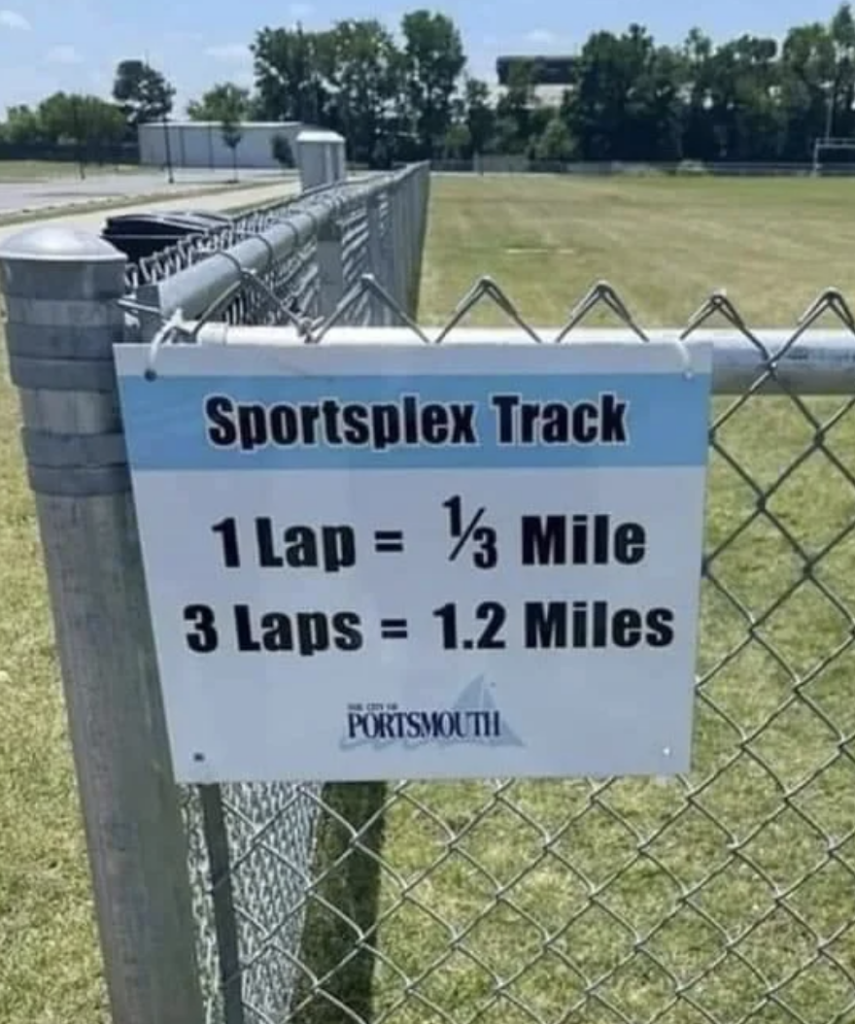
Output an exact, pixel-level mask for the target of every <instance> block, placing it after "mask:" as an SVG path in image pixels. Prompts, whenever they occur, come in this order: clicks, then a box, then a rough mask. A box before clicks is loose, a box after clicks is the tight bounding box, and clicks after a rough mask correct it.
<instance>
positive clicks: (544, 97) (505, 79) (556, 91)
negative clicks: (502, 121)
mask: <svg viewBox="0 0 855 1024" xmlns="http://www.w3.org/2000/svg"><path fill="white" fill-rule="evenodd" d="M576 61H577V58H576V57H538V56H531V55H526V56H519V57H514V56H508V57H499V59H498V60H497V61H496V76H497V77H498V80H499V95H501V94H502V93H504V92H506V91H507V86H508V84H509V82H510V80H511V69H512V68H513V66H514V65H515V64H523V65H525V67H526V69H527V70H528V71H529V73H530V74H531V81H532V85H533V86H534V95H535V98H536V99H537V101H538V102H539V103H541V104H543V105H544V106H548V107H557V106H559V105H560V103H561V100H562V98H563V97H564V93H565V92H566V91H567V89H569V88H570V87H571V85H572V84H573V72H574V68H575V66H576Z"/></svg>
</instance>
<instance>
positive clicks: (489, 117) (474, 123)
mask: <svg viewBox="0 0 855 1024" xmlns="http://www.w3.org/2000/svg"><path fill="white" fill-rule="evenodd" d="M463 104H464V109H465V114H464V116H465V118H466V127H467V128H468V129H469V142H470V145H471V146H472V151H473V152H474V153H476V154H478V155H480V154H482V153H484V152H486V150H487V147H488V146H489V144H490V140H491V139H492V138H493V133H494V132H495V127H496V116H495V111H494V110H493V107H492V105H491V104H490V87H489V86H488V85H487V83H486V82H482V81H481V80H480V79H478V78H467V79H466V84H465V86H464V90H463Z"/></svg>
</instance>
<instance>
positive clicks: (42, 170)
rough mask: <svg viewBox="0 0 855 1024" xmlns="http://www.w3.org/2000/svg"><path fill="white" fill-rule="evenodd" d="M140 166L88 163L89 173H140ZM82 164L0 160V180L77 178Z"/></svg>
mask: <svg viewBox="0 0 855 1024" xmlns="http://www.w3.org/2000/svg"><path fill="white" fill-rule="evenodd" d="M139 170H140V168H139V167H138V166H136V167H135V166H132V165H128V164H111V163H103V164H86V165H85V172H86V174H87V175H90V176H91V175H96V174H122V173H128V174H133V173H137V174H138V173H139ZM79 176H80V165H79V164H76V163H74V162H73V161H65V160H62V161H61V160H0V182H22V181H50V180H52V179H54V178H77V177H79Z"/></svg>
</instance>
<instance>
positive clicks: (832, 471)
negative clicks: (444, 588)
mask: <svg viewBox="0 0 855 1024" xmlns="http://www.w3.org/2000/svg"><path fill="white" fill-rule="evenodd" d="M853 206H855V185H852V184H850V183H848V182H822V181H820V182H811V181H750V182H739V181H728V182H720V181H710V180H701V181H696V180H681V181H674V180H664V181H663V180H650V181H648V180H645V181H618V180H601V181H598V180H585V181H573V180H564V179H549V178H544V179H536V180H526V179H520V178H507V179H503V178H485V179H452V178H440V179H437V180H436V181H435V182H434V185H433V196H432V207H431V221H430V230H429V237H428V251H427V254H426V260H425V277H424V288H423V293H422V320H423V321H424V322H428V323H430V322H437V321H439V320H441V319H444V318H445V317H446V316H447V315H448V314H449V313H450V311H451V310H452V309H453V307H454V305H455V304H456V302H457V300H458V299H459V298H460V296H461V295H462V294H463V293H464V292H465V291H466V289H467V288H468V287H469V285H470V284H471V283H472V282H473V281H474V279H475V278H477V277H478V276H479V275H481V274H484V273H488V274H490V275H491V276H492V277H493V278H494V279H495V280H496V281H497V282H498V283H499V284H500V285H502V286H504V287H506V288H507V290H508V291H509V293H510V294H511V296H512V298H513V299H514V301H515V302H516V303H517V304H518V305H519V307H520V309H521V310H522V311H523V313H524V314H525V315H527V316H528V317H529V318H531V319H532V320H534V321H536V322H538V323H546V324H548V323H557V322H559V321H560V320H561V319H562V318H563V317H564V316H565V314H566V311H567V309H568V308H569V307H570V306H571V305H572V304H573V302H574V301H575V300H576V299H577V298H578V297H579V296H580V294H582V293H583V292H584V291H585V290H586V289H587V287H589V285H590V284H591V283H592V282H593V281H595V280H597V279H599V278H603V277H605V278H607V279H608V280H610V281H611V282H612V283H613V284H614V285H615V286H616V287H617V288H619V290H620V292H621V294H622V295H623V296H624V298H625V299H626V301H627V303H628V304H629V305H630V307H631V308H632V309H633V311H634V312H635V313H636V315H637V316H638V318H639V319H640V320H641V321H642V322H643V323H645V324H647V325H654V324H667V323H671V324H673V323H679V322H681V321H684V320H685V318H686V317H687V316H688V315H689V313H690V312H691V311H692V310H693V309H694V308H695V307H696V306H698V305H699V304H700V302H701V300H702V299H703V298H704V297H705V296H706V294H707V293H708V292H709V290H710V289H711V288H712V287H726V288H727V289H728V292H729V294H730V296H731V297H732V298H733V299H734V301H736V302H737V304H738V305H739V307H740V308H741V309H742V310H743V311H744V313H745V315H746V317H747V318H748V319H749V320H750V321H751V322H752V323H754V324H755V325H768V326H774V325H780V326H785V325H792V323H793V322H794V318H795V317H796V316H797V315H798V313H799V312H801V310H802V308H803V307H804V306H806V305H807V304H808V302H809V301H810V300H811V299H812V298H813V297H814V295H815V294H816V293H817V292H818V291H819V290H820V289H821V288H823V287H825V286H827V285H829V284H832V283H833V284H836V285H838V286H840V287H841V288H843V289H844V290H846V291H849V292H852V291H853V289H852V284H853V281H852V277H853V275H855V263H853V260H852V253H853V252H855V217H853V216H852V214H853V213H855V210H853ZM514 250H527V251H514ZM475 319H476V320H477V321H480V322H482V323H490V322H492V323H501V322H502V320H501V314H499V313H497V312H496V311H495V310H492V311H491V310H488V309H486V308H485V309H484V310H482V311H480V312H479V313H478V314H477V316H476V317H475ZM3 373H4V374H5V366H4V369H3ZM731 404H732V403H730V402H725V401H722V400H719V401H717V402H716V415H717V416H718V417H721V416H722V415H723V414H724V412H725V410H727V409H728V408H729V407H730V405H731ZM806 405H807V406H809V408H810V410H811V411H812V413H813V414H814V415H816V416H818V417H819V418H821V419H822V420H823V421H826V420H828V419H829V418H831V417H833V416H835V415H836V413H837V412H838V411H839V410H841V409H842V408H843V405H844V403H843V402H841V401H840V400H833V399H829V400H811V401H809V402H807V403H806ZM17 422H18V418H17V409H16V405H15V401H14V395H13V392H12V389H11V388H10V386H9V383H8V378H7V377H6V376H4V377H3V378H2V381H0V479H2V480H3V487H2V488H0V574H2V575H0V595H2V596H1V597H0V601H2V614H0V735H2V736H3V738H4V743H3V751H2V755H0V760H2V764H3V772H0V1020H2V1021H4V1022H9V1024H60V1022H61V1024H92V1022H97V1021H99V1020H102V1019H103V1016H104V1015H103V1013H102V1010H101V1009H100V1007H101V1006H102V986H101V982H100V978H99V973H98V958H97V954H96V947H95V941H94V930H93V926H92V916H91V907H90V899H89V889H88V880H87V873H86V865H85V855H84V846H83V841H82V838H81V835H80V828H79V817H78V809H77V802H76V797H75V791H74V785H73V777H72V771H71V766H70V756H69V751H68V744H67V739H66V735H65V725H64V718H63V709H62V700H61V696H60V688H59V682H58V672H57V667H56V663H55V660H54V656H53V651H52V646H51V630H50V621H49V613H48V608H47V602H46V596H45V589H44V581H43V574H42V568H41V563H40V555H39V549H38V542H37V536H36V527H35V522H34V518H33V509H32V502H31V498H30V495H29V491H28V488H27V486H26V483H25V480H24V473H23V468H22V463H21V459H20V454H19V444H18V438H17V433H16V430H17ZM815 440H816V438H815V429H814V427H813V426H811V425H810V423H809V422H808V421H807V420H806V419H805V417H804V416H803V414H802V413H800V412H799V411H798V410H797V409H796V407H795V406H794V404H793V403H792V402H791V401H790V400H788V399H777V398H775V399H771V398H755V399H751V400H750V401H749V402H747V403H746V404H744V405H743V406H742V407H740V408H739V409H738V410H736V411H735V412H734V413H733V414H732V415H731V416H730V417H729V418H727V421H726V422H724V423H722V424H721V425H720V426H719V427H718V428H717V430H716V441H717V444H718V445H719V446H721V448H722V449H724V450H726V451H727V452H728V453H729V454H730V456H731V457H732V458H735V459H737V460H738V462H739V464H740V465H741V466H742V468H743V469H744V470H745V471H746V472H747V473H748V474H749V476H750V478H751V479H752V480H753V481H755V482H756V484H757V486H759V487H760V488H761V489H763V491H764V493H765V494H766V495H767V498H766V499H765V513H764V514H762V515H757V514H756V511H757V500H756V493H755V492H754V491H753V490H752V488H751V486H750V485H749V484H748V483H747V482H746V481H745V480H744V479H743V478H741V477H740V476H739V475H738V474H737V473H736V472H735V471H734V470H733V468H732V467H731V466H730V465H729V463H728V461H727V460H726V459H725V458H724V456H723V455H721V454H719V453H717V452H714V453H713V454H712V456H711V466H710V492H709V503H708V529H707V549H708V551H709V552H711V553H714V552H717V551H718V549H719V548H720V547H721V545H722V544H724V542H725V541H726V540H727V539H728V538H731V540H730V543H728V544H727V545H726V546H725V547H724V549H723V550H721V551H720V552H719V553H717V554H716V555H715V557H714V558H713V559H712V561H711V564H710V571H711V573H712V575H713V576H714V577H715V579H716V580H717V581H718V582H719V585H720V587H724V588H726V590H727V593H728V594H729V595H730V597H728V596H725V594H724V593H723V592H722V590H721V589H719V587H716V586H715V585H713V584H712V583H711V582H707V583H706V584H705V587H704V595H703V612H702V634H701V637H702V639H701V658H700V665H699V672H700V675H701V682H700V686H699V699H698V703H697V709H696V733H695V741H696V750H695V766H694V770H693V772H692V773H691V775H690V776H689V777H687V778H684V779H679V780H673V781H668V782H662V781H658V780H657V781H654V780H651V781H614V782H611V783H609V782H603V781H591V780H585V781H578V782H565V783H552V782H550V783H534V782H525V783H513V784H508V783H503V784H501V785H500V784H493V783H490V782H483V783H465V784H442V785H421V784H412V783H408V784H401V785H400V786H399V787H397V795H396V799H395V801H394V803H393V805H392V809H391V811H390V812H389V814H388V817H387V821H386V827H385V842H384V847H383V857H384V862H385V863H386V864H387V865H388V866H389V868H388V869H384V870H383V872H382V886H381V892H380V915H381V917H380V922H381V923H380V930H379V951H378V952H379V960H378V965H377V970H376V978H375V995H374V1014H375V1020H377V1021H383V1022H387V1021H388V1022H390V1024H391V1022H394V1024H450V1022H453V1024H458V1022H459V1024H464V1022H466V1024H468V1022H469V1021H470V1020H472V1019H473V1018H474V1017H475V1016H476V1015H478V1020H479V1021H483V1022H487V1024H523V1022H526V1024H528V1022H530V1021H532V1020H534V1019H537V1020H542V1021H544V1022H547V1021H548V1022H550V1024H553V1022H554V1024H559V1022H560V1024H617V1022H618V1021H621V1020H624V1021H631V1022H632V1024H641V1022H645V1024H646V1022H647V1021H649V1020H651V1019H656V1020H657V1021H661V1022H662V1024H705V1022H708V1021H709V1020H716V1021H719V1022H721V1024H735V1022H739V1021H743V1020H746V1021H747V1020H750V1021H751V1022H752V1024H793V1021H794V1020H799V1019H801V1020H803V1021H807V1022H809V1024H820V1022H822V1024H826V1022H828V1024H830V1022H832V1021H834V1022H835V1024H853V1022H855V1005H853V1003H855V979H853V977H852V974H851V973H850V974H849V975H847V974H846V973H845V970H847V969H848V970H849V971H850V972H855V931H854V930H853V929H852V927H851V926H850V923H851V922H852V921H853V920H855V838H853V829H855V748H853V742H852V737H853V731H855V699H853V693H855V661H853V651H852V649H851V648H850V647H849V646H848V644H849V643H850V641H851V637H852V618H851V614H852V611H853V610H855V540H853V537H850V536H848V535H847V536H846V537H845V538H844V539H842V540H841V541H840V542H839V543H837V544H836V545H835V546H834V547H833V548H832V549H831V551H830V552H829V553H828V554H826V555H825V556H824V557H823V558H822V559H821V561H819V562H818V563H817V564H816V565H815V566H814V567H813V568H812V570H811V572H810V573H808V574H807V575H806V574H805V571H804V567H805V560H804V556H803V555H800V554H797V553H796V552H795V550H794V548H793V546H792V544H791V543H790V542H788V541H787V540H785V538H784V535H783V534H782V532H781V530H780V529H779V527H778V526H776V525H775V524H774V522H773V521H772V520H771V519H770V517H774V518H775V520H776V521H777V522H779V523H781V524H782V525H783V526H784V527H785V528H786V529H787V530H788V531H789V532H790V534H791V536H792V537H793V539H794V540H795V541H796V542H797V543H798V544H800V545H802V547H803V550H804V552H805V554H806V555H807V557H810V554H811V553H814V552H817V551H820V550H821V549H822V547H823V545H824V544H826V543H827V542H829V541H830V540H831V539H832V538H833V537H834V536H835V534H836V533H837V532H838V531H841V530H844V529H845V528H846V527H847V526H848V525H849V524H850V523H852V522H853V513H855V489H853V485H852V483H851V481H850V480H849V479H847V477H846V475H845V473H844V472H842V471H841V469H840V468H838V467H836V466H835V465H833V464H832V462H831V461H830V460H829V458H828V455H826V454H823V452H822V451H816V452H814V453H813V454H811V455H810V456H809V457H807V458H804V459H803V460H802V461H800V462H799V461H798V460H799V459H800V458H801V457H802V456H803V455H804V453H805V452H806V451H807V450H808V448H810V447H811V446H812V445H813V444H814V443H815ZM823 445H824V449H825V452H827V453H829V454H830V455H832V456H833V457H834V458H836V459H837V460H838V461H839V463H840V465H841V466H842V467H843V468H844V470H845V471H848V472H849V473H855V416H853V415H851V414H849V413H848V412H847V413H844V414H843V415H841V416H840V418H839V419H838V420H836V421H835V422H834V425H833V426H831V427H829V429H828V431H827V433H825V435H824V440H823ZM788 467H794V468H793V469H792V471H791V472H789V474H788V475H786V479H785V480H784V481H783V482H782V483H781V484H780V486H778V487H777V488H776V487H775V486H774V485H775V482H776V481H778V480H780V478H781V477H782V476H783V475H784V474H785V473H786V471H787V469H788ZM820 586H821V587H823V588H825V589H826V590H827V591H829V592H831V593H833V594H834V595H836V598H837V601H838V603H839V607H835V605H834V604H833V603H832V602H831V601H830V600H829V599H828V597H826V596H825V595H824V594H823V593H822V592H821V590H820V589H819V587H820ZM790 587H795V589H794V590H793V591H792V593H791V595H790V596H789V597H788V599H787V600H786V601H785V602H784V603H783V604H781V605H780V606H779V607H778V606H776V601H777V600H778V598H780V597H781V596H782V595H784V594H785V593H786V592H787V591H788V589H789V588H790ZM747 615H750V616H753V626H752V628H751V632H750V636H749V628H748V620H747V618H746V616H747ZM497 980H498V981H499V982H500V984H501V987H498V988H497V984H496V983H497ZM676 993H679V995H676ZM772 993H774V996H772ZM609 1007H612V1009H609ZM787 1007H789V1008H790V1009H791V1010H792V1012H793V1013H796V1014H798V1015H800V1016H797V1017H793V1016H791V1015H790V1013H789V1012H788V1010H787ZM334 1017H335V1014H334V1013H333V1016H332V1017H331V1018H330V1019H333V1018H334ZM336 1019H340V1020H341V1021H342V1022H343V1021H344V1017H343V1016H341V1017H339V1018H336Z"/></svg>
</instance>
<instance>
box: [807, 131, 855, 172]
mask: <svg viewBox="0 0 855 1024" xmlns="http://www.w3.org/2000/svg"><path fill="white" fill-rule="evenodd" d="M847 152H848V153H849V154H850V156H849V157H848V158H846V159H843V160H841V159H840V157H839V156H837V158H832V159H830V160H829V159H827V158H826V159H825V160H824V159H823V156H824V154H831V153H833V154H843V153H847ZM840 166H845V167H850V166H851V167H852V169H853V172H855V138H845V139H832V138H824V139H816V140H814V144H813V173H814V175H815V176H817V177H818V176H820V175H821V174H822V173H823V171H824V170H825V169H826V168H828V167H840Z"/></svg>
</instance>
